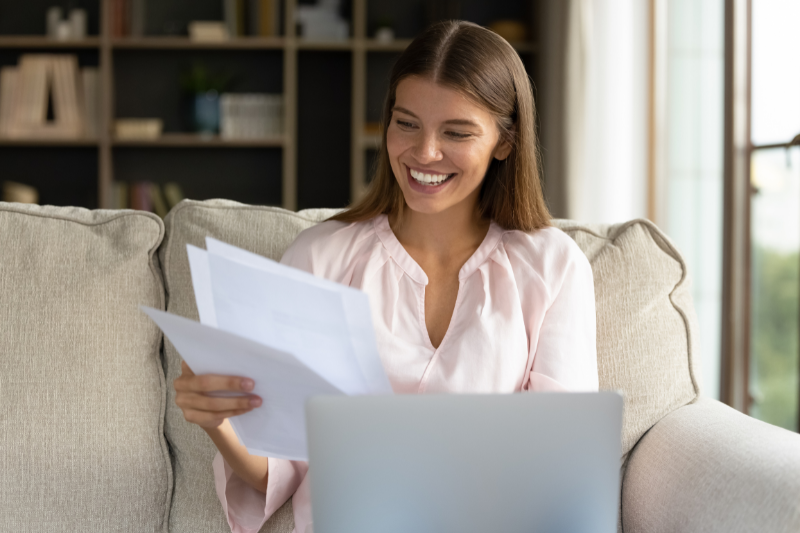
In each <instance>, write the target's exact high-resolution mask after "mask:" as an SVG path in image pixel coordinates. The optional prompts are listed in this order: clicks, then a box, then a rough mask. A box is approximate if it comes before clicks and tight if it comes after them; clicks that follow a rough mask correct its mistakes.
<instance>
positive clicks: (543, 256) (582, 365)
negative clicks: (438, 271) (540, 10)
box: [213, 215, 598, 533]
mask: <svg viewBox="0 0 800 533" xmlns="http://www.w3.org/2000/svg"><path fill="white" fill-rule="evenodd" d="M281 262H282V263H284V264H286V265H290V266H293V267H296V268H300V269H302V270H305V271H307V272H311V273H313V274H314V275H316V276H320V277H323V278H327V279H330V280H333V281H336V282H339V283H343V284H345V285H349V286H351V287H356V288H358V289H361V290H362V291H364V292H366V293H367V294H368V295H369V300H370V306H371V309H372V320H373V323H374V327H375V334H376V337H377V340H378V351H379V353H380V356H381V360H382V361H383V366H384V368H385V369H386V374H387V375H388V377H389V381H390V382H391V384H392V388H393V389H394V391H395V392H396V393H408V394H413V393H425V392H438V393H441V392H454V393H458V392H496V393H510V392H517V391H523V390H530V391H596V390H597V389H598V379H597V354H596V348H595V309H594V282H593V278H592V270H591V267H590V266H589V262H588V261H587V259H586V256H585V255H584V254H583V252H581V250H580V249H579V248H578V246H577V245H576V244H575V242H574V241H573V240H572V239H570V238H569V237H568V236H567V235H566V234H564V233H563V232H562V231H560V230H558V229H556V228H545V229H540V230H537V231H534V232H532V233H524V232H522V231H517V230H504V229H503V228H501V227H500V226H498V225H497V224H495V223H494V222H492V224H491V225H490V227H489V231H488V233H487V234H486V237H485V238H484V240H483V242H482V243H481V245H480V246H479V247H478V249H477V250H476V251H475V253H474V254H473V255H472V257H470V259H469V260H468V261H467V262H466V263H465V264H464V266H463V267H461V271H460V272H459V275H458V280H459V288H458V296H457V297H456V304H455V309H454V310H453V316H452V318H451V320H450V325H449V327H448V329H447V332H446V333H445V336H444V338H443V339H442V342H441V343H440V345H439V348H434V347H433V345H432V344H431V341H430V339H429V337H428V330H427V327H426V326H425V285H427V283H428V277H427V276H426V275H425V272H424V271H423V270H422V268H421V267H420V266H419V265H418V264H417V263H416V262H415V261H414V260H413V259H412V258H411V256H410V255H409V254H408V252H406V250H405V248H403V246H402V245H401V244H400V241H398V240H397V237H395V235H394V233H393V232H392V229H391V228H390V226H389V222H388V219H387V217H386V215H382V216H379V217H376V218H374V219H372V220H370V221H367V222H359V223H353V224H345V223H342V222H334V221H328V222H323V223H321V224H318V225H317V226H314V227H312V228H309V229H307V230H305V231H303V232H302V233H301V234H300V235H298V237H297V239H296V240H295V241H294V243H292V245H291V246H290V247H289V249H288V250H287V251H286V253H285V254H284V255H283V258H282V259H281ZM213 468H214V477H215V482H216V489H217V496H219V499H220V501H221V502H222V507H223V509H224V511H225V514H226V516H227V519H228V524H229V525H230V527H231V531H233V532H234V533H250V532H252V533H256V532H257V531H258V530H259V529H260V528H261V526H262V525H263V524H264V522H265V521H266V520H267V519H268V518H269V517H270V516H271V515H272V514H273V513H274V512H275V511H276V510H277V509H278V508H280V507H281V505H283V504H284V503H285V502H286V501H287V500H288V499H289V498H290V497H292V496H294V499H293V500H292V504H293V509H294V520H295V533H309V532H310V531H311V527H310V526H311V502H310V497H309V495H310V492H309V486H308V478H307V476H306V473H307V471H308V465H307V463H304V462H298V461H286V460H282V459H272V458H270V460H269V478H268V482H267V492H266V500H265V497H264V494H262V493H260V492H258V491H256V490H255V489H253V488H251V487H250V486H248V485H247V484H246V483H244V482H243V481H242V480H241V479H240V478H239V477H238V476H237V475H236V474H235V473H234V472H233V470H232V469H231V468H230V466H228V464H227V463H226V462H225V460H224V459H223V457H222V456H221V455H220V454H219V453H217V455H216V457H215V458H214V462H213Z"/></svg>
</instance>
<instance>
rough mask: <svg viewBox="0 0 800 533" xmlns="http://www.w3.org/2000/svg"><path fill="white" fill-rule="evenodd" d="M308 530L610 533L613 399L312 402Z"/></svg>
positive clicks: (617, 419) (614, 499) (615, 455)
mask: <svg viewBox="0 0 800 533" xmlns="http://www.w3.org/2000/svg"><path fill="white" fill-rule="evenodd" d="M306 420H307V426H308V445H309V464H310V469H309V476H310V482H311V501H312V510H313V515H314V531H315V533H374V532H377V531H380V532H381V533H410V532H413V533H427V532H430V533H434V532H435V533H445V532H458V533H472V532H474V533H486V532H490V531H503V532H506V533H516V532H519V533H522V532H525V533H530V532H533V531H536V532H550V531H552V532H564V531H569V532H576V533H579V532H592V533H614V532H615V531H616V524H617V511H618V506H619V467H620V448H621V446H620V434H621V426H622V398H621V397H620V396H619V395H618V394H616V393H612V392H602V393H569V394H565V393H523V394H511V395H491V394H481V395H405V396H359V397H343V396H339V397H316V398H312V399H311V400H309V402H308V404H307V406H306Z"/></svg>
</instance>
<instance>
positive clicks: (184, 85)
mask: <svg viewBox="0 0 800 533" xmlns="http://www.w3.org/2000/svg"><path fill="white" fill-rule="evenodd" d="M233 78H234V76H233V75H232V74H230V73H224V72H213V71H211V70H210V69H209V68H208V67H207V66H206V65H205V64H203V63H194V64H193V65H192V67H191V68H190V69H189V70H187V71H185V72H184V73H183V74H181V89H182V90H183V92H185V93H187V94H198V93H206V92H208V91H217V92H218V93H221V92H223V91H225V90H226V89H228V87H230V85H231V83H232V82H233Z"/></svg>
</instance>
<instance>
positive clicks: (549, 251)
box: [503, 227, 589, 268]
mask: <svg viewBox="0 0 800 533" xmlns="http://www.w3.org/2000/svg"><path fill="white" fill-rule="evenodd" d="M503 241H504V244H505V247H506V249H507V251H508V253H509V255H513V256H515V257H516V258H517V259H519V260H520V261H523V262H525V263H527V264H528V265H530V266H534V267H548V268H559V267H564V266H567V265H569V264H573V263H581V264H584V265H585V266H587V267H588V266H589V261H588V260H587V259H586V255H584V253H583V251H581V249H580V248H579V247H578V245H577V244H576V243H575V241H574V240H572V238H571V237H570V236H569V235H567V234H566V233H564V232H563V231H561V230H560V229H558V228H554V227H546V228H541V229H538V230H535V231H531V232H524V231H518V230H510V231H506V232H505V234H504V235H503Z"/></svg>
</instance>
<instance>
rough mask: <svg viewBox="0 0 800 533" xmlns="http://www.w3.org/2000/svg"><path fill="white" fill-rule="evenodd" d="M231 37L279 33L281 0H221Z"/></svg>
mask: <svg viewBox="0 0 800 533" xmlns="http://www.w3.org/2000/svg"><path fill="white" fill-rule="evenodd" d="M222 10H223V11H222V12H223V15H224V19H225V25H226V26H227V27H228V34H229V35H230V36H231V37H244V36H252V37H276V36H278V35H280V34H281V0H222Z"/></svg>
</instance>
